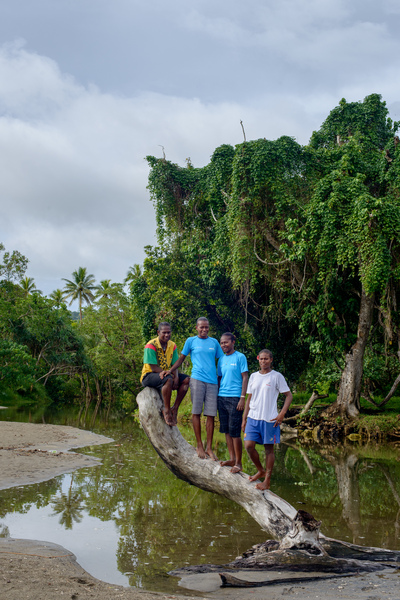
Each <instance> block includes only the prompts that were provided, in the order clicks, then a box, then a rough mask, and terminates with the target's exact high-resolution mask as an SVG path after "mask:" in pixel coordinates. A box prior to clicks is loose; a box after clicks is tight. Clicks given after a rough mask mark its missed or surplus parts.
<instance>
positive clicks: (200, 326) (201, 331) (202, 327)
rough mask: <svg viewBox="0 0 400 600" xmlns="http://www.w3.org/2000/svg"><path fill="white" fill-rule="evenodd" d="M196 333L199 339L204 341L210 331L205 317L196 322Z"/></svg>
mask: <svg viewBox="0 0 400 600" xmlns="http://www.w3.org/2000/svg"><path fill="white" fill-rule="evenodd" d="M196 331H197V335H198V336H199V338H201V339H203V340H205V339H206V338H207V337H208V332H209V331H210V323H209V322H208V319H207V318H206V317H199V318H198V319H197V321H196Z"/></svg>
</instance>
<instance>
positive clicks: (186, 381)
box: [171, 377, 190, 425]
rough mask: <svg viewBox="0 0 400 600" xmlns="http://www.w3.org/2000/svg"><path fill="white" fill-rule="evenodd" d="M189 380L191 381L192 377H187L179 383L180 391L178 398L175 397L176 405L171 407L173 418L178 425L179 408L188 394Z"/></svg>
mask: <svg viewBox="0 0 400 600" xmlns="http://www.w3.org/2000/svg"><path fill="white" fill-rule="evenodd" d="M189 381H190V377H186V379H184V380H183V381H182V383H180V384H179V387H178V393H177V395H176V398H175V402H174V406H173V407H172V409H171V412H172V418H173V420H174V425H176V424H177V422H178V419H177V417H178V409H179V407H180V405H181V402H182V400H183V399H184V397H185V396H186V392H187V391H188V387H189Z"/></svg>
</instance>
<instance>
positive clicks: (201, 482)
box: [137, 387, 297, 539]
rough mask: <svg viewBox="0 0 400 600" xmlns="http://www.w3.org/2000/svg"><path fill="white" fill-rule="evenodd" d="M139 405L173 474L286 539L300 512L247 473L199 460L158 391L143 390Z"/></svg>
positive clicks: (144, 423) (149, 433)
mask: <svg viewBox="0 0 400 600" xmlns="http://www.w3.org/2000/svg"><path fill="white" fill-rule="evenodd" d="M137 403H138V405H139V419H140V422H141V424H142V427H143V429H144V430H145V432H146V434H147V437H148V438H149V440H150V442H151V444H152V445H153V446H154V449H155V450H156V452H157V453H158V454H159V455H160V457H161V458H162V460H163V461H164V462H165V464H166V465H167V467H168V468H169V469H170V470H171V471H172V472H173V473H174V475H176V476H177V477H179V479H183V480H184V481H187V482H188V483H191V484H193V485H195V486H197V487H199V488H201V489H202V490H206V491H207V492H214V493H215V494H220V495H221V496H225V498H229V500H233V501H234V502H237V503H238V504H240V506H243V508H244V509H245V510H247V512H248V513H250V515H251V516H252V517H253V519H255V520H256V521H257V523H258V524H259V525H261V527H262V528H263V529H265V530H266V531H268V532H269V534H270V535H272V536H273V537H276V538H278V539H282V538H284V537H285V535H286V534H287V533H288V532H289V531H290V529H291V527H292V523H293V520H294V518H295V516H296V513H297V511H296V509H295V508H294V507H293V506H291V505H290V504H289V503H288V502H286V501H285V500H283V499H282V498H280V497H279V496H277V495H276V494H274V493H273V492H271V491H269V490H267V491H265V492H262V491H260V490H257V489H256V487H255V486H256V484H255V483H251V482H249V480H248V475H246V473H235V474H233V473H231V472H230V469H229V468H227V467H221V465H220V464H219V462H217V461H214V460H211V459H210V458H207V459H202V458H199V457H198V456H197V452H196V450H195V449H194V448H193V446H191V445H190V444H188V443H187V442H186V440H184V438H183V437H182V435H181V433H180V432H179V429H178V427H170V426H169V425H167V424H166V423H165V421H164V419H163V416H162V406H163V405H162V400H161V398H160V396H159V394H158V392H157V391H156V390H155V389H153V388H148V387H146V388H144V389H143V390H142V391H141V392H140V393H139V395H138V396H137Z"/></svg>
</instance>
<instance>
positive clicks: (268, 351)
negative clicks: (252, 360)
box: [258, 348, 274, 360]
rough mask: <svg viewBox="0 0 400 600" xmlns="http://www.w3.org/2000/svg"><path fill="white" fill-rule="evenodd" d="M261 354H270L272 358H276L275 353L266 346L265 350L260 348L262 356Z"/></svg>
mask: <svg viewBox="0 0 400 600" xmlns="http://www.w3.org/2000/svg"><path fill="white" fill-rule="evenodd" d="M261 354H269V356H270V357H271V359H272V360H273V359H274V355H273V354H272V352H271V350H267V349H266V348H264V349H263V350H260V352H259V353H258V356H260V355H261Z"/></svg>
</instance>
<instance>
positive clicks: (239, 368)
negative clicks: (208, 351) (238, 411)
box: [218, 350, 249, 398]
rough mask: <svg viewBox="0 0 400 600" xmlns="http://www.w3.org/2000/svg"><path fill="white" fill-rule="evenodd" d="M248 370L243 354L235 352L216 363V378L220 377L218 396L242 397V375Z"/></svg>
mask: <svg viewBox="0 0 400 600" xmlns="http://www.w3.org/2000/svg"><path fill="white" fill-rule="evenodd" d="M248 370H249V368H248V366H247V359H246V357H245V355H244V354H242V353H241V352H237V350H236V351H235V352H234V353H233V354H225V355H224V356H223V357H222V358H220V359H219V361H218V377H222V379H221V385H220V387H219V392H218V395H219V396H226V397H227V398H238V397H239V396H241V395H242V383H243V379H242V373H246V371H248Z"/></svg>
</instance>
